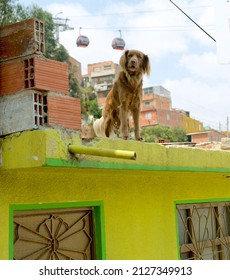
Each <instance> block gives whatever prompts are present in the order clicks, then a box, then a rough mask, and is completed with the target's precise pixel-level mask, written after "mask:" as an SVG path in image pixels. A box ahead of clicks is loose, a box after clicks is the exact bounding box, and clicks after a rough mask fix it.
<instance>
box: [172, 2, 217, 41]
mask: <svg viewBox="0 0 230 280" xmlns="http://www.w3.org/2000/svg"><path fill="white" fill-rule="evenodd" d="M169 1H170V2H171V3H172V4H173V5H174V6H175V7H177V9H178V10H180V11H181V12H182V13H183V14H184V15H186V17H188V18H189V19H190V20H191V21H192V22H193V23H194V24H195V25H196V26H198V27H199V28H200V29H201V30H202V31H203V32H204V33H205V34H207V35H208V36H209V37H210V38H211V39H212V40H213V41H215V42H216V40H215V39H214V38H213V37H212V36H211V35H210V34H209V33H208V32H206V31H205V30H204V29H203V28H202V27H201V26H200V25H199V24H198V23H196V22H195V21H194V20H193V19H192V18H191V17H190V16H189V15H187V14H186V13H185V12H184V11H183V10H181V8H179V7H178V6H177V5H176V4H175V3H173V1H171V0H169Z"/></svg>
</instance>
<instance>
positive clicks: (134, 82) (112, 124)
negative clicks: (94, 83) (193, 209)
mask: <svg viewBox="0 0 230 280" xmlns="http://www.w3.org/2000/svg"><path fill="white" fill-rule="evenodd" d="M120 65H121V68H122V70H121V71H120V73H119V76H118V78H117V80H116V81H115V83H114V85H113V88H112V89H111V90H110V92H109V94H108V96H107V98H106V102H105V107H104V109H103V115H102V118H101V119H100V120H96V122H95V123H94V131H95V133H96V135H97V136H103V135H102V134H100V132H99V131H101V130H102V129H103V131H104V133H103V134H104V136H107V137H110V136H111V134H112V133H113V130H114V129H115V130H120V132H121V134H122V137H123V139H128V138H129V113H131V114H132V116H133V122H134V132H135V139H136V140H142V139H141V137H140V127H139V117H140V109H141V101H142V79H143V75H144V74H147V75H149V74H150V62H149V58H148V56H147V55H145V54H144V53H142V52H140V51H137V50H126V51H125V52H124V53H123V55H122V56H121V58H120ZM99 126H100V127H99Z"/></svg>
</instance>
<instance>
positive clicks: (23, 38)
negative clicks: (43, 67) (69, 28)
mask: <svg viewBox="0 0 230 280" xmlns="http://www.w3.org/2000/svg"><path fill="white" fill-rule="evenodd" d="M0 46H1V48H0V61H4V60H8V59H13V58H17V57H22V56H26V55H31V54H35V53H36V54H44V53H45V28H44V23H43V22H42V21H40V20H37V19H29V20H25V21H21V22H18V23H15V24H11V25H7V26H4V27H1V28H0Z"/></svg>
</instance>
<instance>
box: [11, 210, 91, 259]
mask: <svg viewBox="0 0 230 280" xmlns="http://www.w3.org/2000/svg"><path fill="white" fill-rule="evenodd" d="M93 211H94V209H93V207H89V208H70V209H49V210H33V211H15V212H14V259H16V260H36V259H37V260H87V259H95V233H94V215H93Z"/></svg>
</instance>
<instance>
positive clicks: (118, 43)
mask: <svg viewBox="0 0 230 280" xmlns="http://www.w3.org/2000/svg"><path fill="white" fill-rule="evenodd" d="M119 32H120V37H117V38H114V39H113V41H112V48H113V49H114V50H124V48H125V41H124V40H123V39H122V38H121V30H119Z"/></svg>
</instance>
